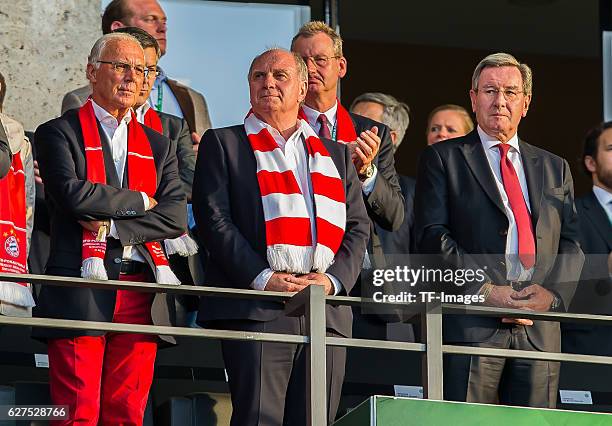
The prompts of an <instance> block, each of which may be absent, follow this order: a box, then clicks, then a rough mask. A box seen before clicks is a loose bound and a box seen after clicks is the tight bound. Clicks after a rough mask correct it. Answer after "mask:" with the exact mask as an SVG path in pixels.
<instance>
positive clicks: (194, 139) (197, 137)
mask: <svg viewBox="0 0 612 426" xmlns="http://www.w3.org/2000/svg"><path fill="white" fill-rule="evenodd" d="M201 139H202V136H200V135H198V134H197V133H196V132H193V133H191V141H192V142H193V150H194V151H195V152H198V148H199V147H200V140H201Z"/></svg>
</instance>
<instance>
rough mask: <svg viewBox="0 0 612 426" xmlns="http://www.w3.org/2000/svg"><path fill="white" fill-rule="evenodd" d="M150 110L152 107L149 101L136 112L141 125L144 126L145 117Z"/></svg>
mask: <svg viewBox="0 0 612 426" xmlns="http://www.w3.org/2000/svg"><path fill="white" fill-rule="evenodd" d="M150 108H151V105H150V104H149V101H146V102H145V103H144V104H142V105H140V106H139V107H138V108H136V110H135V111H134V113H135V114H136V120H138V122H139V123H140V124H144V119H145V115H146V114H147V111H148V110H149V109H150Z"/></svg>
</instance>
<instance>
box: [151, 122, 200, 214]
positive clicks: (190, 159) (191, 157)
mask: <svg viewBox="0 0 612 426" xmlns="http://www.w3.org/2000/svg"><path fill="white" fill-rule="evenodd" d="M157 114H158V115H159V119H160V120H161V123H162V129H163V134H164V136H166V137H167V138H168V139H170V140H171V141H172V142H173V143H174V146H176V158H177V159H178V170H179V177H180V178H181V182H182V184H183V190H184V191H185V195H186V196H187V201H188V202H189V201H191V186H192V185H193V171H194V170H195V162H196V157H195V151H194V150H193V142H192V140H191V133H190V132H189V126H188V125H187V121H185V120H184V119H182V118H179V117H177V116H174V115H172V114H166V113H165V112H158V113H157Z"/></svg>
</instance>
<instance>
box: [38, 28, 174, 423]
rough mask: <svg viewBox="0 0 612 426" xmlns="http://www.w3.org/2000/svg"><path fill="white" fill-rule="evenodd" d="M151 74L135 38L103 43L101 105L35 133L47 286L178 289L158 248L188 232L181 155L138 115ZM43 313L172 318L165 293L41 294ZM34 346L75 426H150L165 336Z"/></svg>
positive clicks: (97, 93)
mask: <svg viewBox="0 0 612 426" xmlns="http://www.w3.org/2000/svg"><path fill="white" fill-rule="evenodd" d="M147 72H148V70H147V69H146V67H145V59H144V53H143V49H142V47H141V46H140V44H139V42H138V41H137V40H136V39H135V38H134V37H132V36H130V35H128V34H107V35H104V36H102V37H101V38H100V39H98V41H96V43H95V44H94V46H93V48H92V50H91V53H90V56H89V58H88V63H87V78H88V80H89V81H90V83H91V86H92V90H93V91H92V95H91V97H90V98H89V99H88V100H87V102H86V103H85V104H84V105H83V106H82V107H81V108H79V109H73V110H69V111H67V112H66V113H65V114H64V115H62V116H61V117H60V118H57V119H54V120H51V121H49V122H47V123H45V124H43V125H41V126H40V127H39V128H38V129H37V130H36V136H35V137H36V140H37V142H38V147H39V151H38V153H39V154H38V155H39V156H38V159H39V163H40V170H41V174H42V177H43V179H44V182H45V191H46V196H47V203H48V208H49V215H50V218H51V219H50V222H51V234H50V240H51V250H50V256H49V260H48V262H47V267H46V271H45V272H46V273H47V274H49V275H63V276H74V277H83V278H88V279H98V280H106V279H113V280H117V279H119V280H124V281H143V282H158V283H162V284H178V280H177V279H176V277H175V276H174V275H173V274H172V271H171V270H170V268H169V266H168V260H167V258H166V256H165V254H164V251H163V249H162V247H161V245H160V243H159V241H161V240H164V239H168V238H175V237H178V236H179V235H181V234H182V233H183V232H184V229H185V226H186V220H185V208H186V207H185V193H184V191H183V189H182V188H181V183H180V181H179V178H178V171H177V160H176V147H175V146H174V145H173V144H172V143H171V142H170V140H168V139H167V138H166V137H165V136H163V135H161V134H159V133H157V132H156V131H154V130H152V129H149V128H147V127H145V126H141V125H140V124H139V123H138V121H137V120H136V117H135V115H134V113H133V111H132V109H131V108H132V106H133V105H134V104H135V102H136V97H137V96H138V93H139V92H140V90H141V86H142V84H143V79H144V78H145V76H146V74H147ZM154 297H156V298H157V299H156V300H155V301H154V300H153V299H154ZM38 302H39V304H38V306H37V308H36V309H35V311H34V314H35V315H36V316H40V317H46V318H64V319H73V320H82V321H83V320H86V321H105V322H121V323H133V324H156V325H169V324H170V321H169V318H170V314H171V312H172V309H173V306H170V305H168V304H166V299H165V295H163V294H156V295H155V296H153V295H152V294H151V293H139V292H133V291H128V290H117V291H108V290H98V289H92V288H89V287H79V288H75V287H52V286H43V287H42V289H41V292H40V295H39V300H38ZM154 305H155V306H156V309H154V310H153V309H152V306H154ZM34 336H35V337H39V338H44V339H47V342H48V353H49V368H50V370H49V382H50V390H51V400H52V401H53V404H57V405H67V406H68V407H69V409H68V412H69V415H70V418H69V419H68V420H67V421H66V423H67V424H74V423H76V424H88V425H96V424H98V422H100V423H101V424H136V425H139V424H142V419H143V415H144V409H145V406H146V402H147V396H148V394H149V389H150V386H151V383H152V380H153V365H154V362H155V356H156V352H157V342H156V337H155V336H150V335H143V334H134V333H106V334H105V333H104V332H99V331H85V330H56V329H37V330H35V331H34Z"/></svg>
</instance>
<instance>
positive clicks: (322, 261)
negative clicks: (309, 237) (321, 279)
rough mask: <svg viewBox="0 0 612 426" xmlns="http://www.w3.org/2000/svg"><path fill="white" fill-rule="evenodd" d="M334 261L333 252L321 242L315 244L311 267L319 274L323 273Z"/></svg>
mask: <svg viewBox="0 0 612 426" xmlns="http://www.w3.org/2000/svg"><path fill="white" fill-rule="evenodd" d="M333 263H334V252H333V251H331V249H330V248H329V247H327V246H324V245H323V244H317V248H316V250H315V252H314V257H313V259H312V269H313V270H314V271H316V272H318V273H320V274H324V273H325V272H326V271H327V268H329V267H330V266H331V265H332V264H333Z"/></svg>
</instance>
